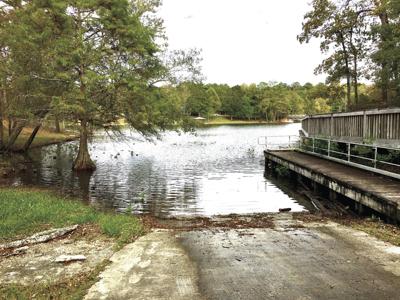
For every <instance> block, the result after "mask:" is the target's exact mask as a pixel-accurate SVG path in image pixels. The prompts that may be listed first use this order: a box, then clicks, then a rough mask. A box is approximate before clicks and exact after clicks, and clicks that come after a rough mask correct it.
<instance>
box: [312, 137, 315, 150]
mask: <svg viewBox="0 0 400 300" xmlns="http://www.w3.org/2000/svg"><path fill="white" fill-rule="evenodd" d="M312 152H313V153H315V138H312Z"/></svg>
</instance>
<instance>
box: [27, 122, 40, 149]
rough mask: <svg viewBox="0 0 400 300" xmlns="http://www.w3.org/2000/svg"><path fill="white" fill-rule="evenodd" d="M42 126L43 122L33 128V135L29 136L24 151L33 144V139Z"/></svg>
mask: <svg viewBox="0 0 400 300" xmlns="http://www.w3.org/2000/svg"><path fill="white" fill-rule="evenodd" d="M41 126H42V124H41V123H39V124H38V125H36V126H35V128H34V129H33V131H32V133H31V135H30V136H29V139H28V140H27V141H26V143H25V145H24V148H23V149H22V150H23V151H24V152H26V151H28V150H29V147H30V146H31V145H32V142H33V140H34V139H35V137H36V135H37V133H38V132H39V129H40V127H41Z"/></svg>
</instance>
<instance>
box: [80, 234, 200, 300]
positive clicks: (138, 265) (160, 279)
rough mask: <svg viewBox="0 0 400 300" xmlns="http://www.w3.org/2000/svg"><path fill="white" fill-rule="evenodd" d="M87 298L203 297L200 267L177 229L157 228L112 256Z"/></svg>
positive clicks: (194, 298)
mask: <svg viewBox="0 0 400 300" xmlns="http://www.w3.org/2000/svg"><path fill="white" fill-rule="evenodd" d="M110 260H111V262H112V263H111V265H110V266H108V267H107V268H106V270H105V271H104V272H103V273H102V274H100V281H99V282H97V283H96V284H95V285H94V286H93V287H92V288H91V289H90V290H89V292H88V294H87V295H86V297H85V299H86V300H89V299H93V300H100V299H136V300H139V299H143V300H144V299H176V300H180V299H182V300H183V299H193V300H196V299H201V296H200V294H199V291H198V289H197V280H198V278H197V270H196V267H195V265H194V263H193V262H192V261H191V260H190V259H189V257H188V255H187V253H186V252H185V251H184V250H183V248H182V247H181V245H180V244H179V243H178V241H177V239H176V237H175V236H174V234H173V232H170V231H166V230H157V231H154V232H152V233H150V234H148V235H146V236H144V237H141V238H139V239H138V240H137V241H136V242H135V243H133V244H130V245H127V246H126V247H124V248H123V249H122V250H121V251H119V252H117V253H115V254H114V255H113V256H112V257H111V259H110Z"/></svg>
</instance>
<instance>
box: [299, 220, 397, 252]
mask: <svg viewBox="0 0 400 300" xmlns="http://www.w3.org/2000/svg"><path fill="white" fill-rule="evenodd" d="M293 219H295V220H298V221H301V222H304V223H325V224H326V223H328V222H335V223H338V224H341V225H344V226H346V227H350V228H353V229H356V230H360V231H363V232H365V233H368V234H369V235H371V236H374V237H376V238H378V239H379V240H382V241H384V242H389V243H391V244H393V245H395V246H400V227H399V226H396V225H391V224H387V223H385V222H383V221H382V220H379V219H371V218H362V217H353V216H332V215H324V214H310V213H293Z"/></svg>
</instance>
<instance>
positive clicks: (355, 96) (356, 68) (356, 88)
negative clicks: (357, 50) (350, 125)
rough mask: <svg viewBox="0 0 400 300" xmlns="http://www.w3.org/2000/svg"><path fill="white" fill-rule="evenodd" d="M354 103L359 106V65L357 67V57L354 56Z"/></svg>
mask: <svg viewBox="0 0 400 300" xmlns="http://www.w3.org/2000/svg"><path fill="white" fill-rule="evenodd" d="M353 80H354V103H355V105H357V104H358V65H357V56H356V55H354V77H353Z"/></svg>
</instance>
